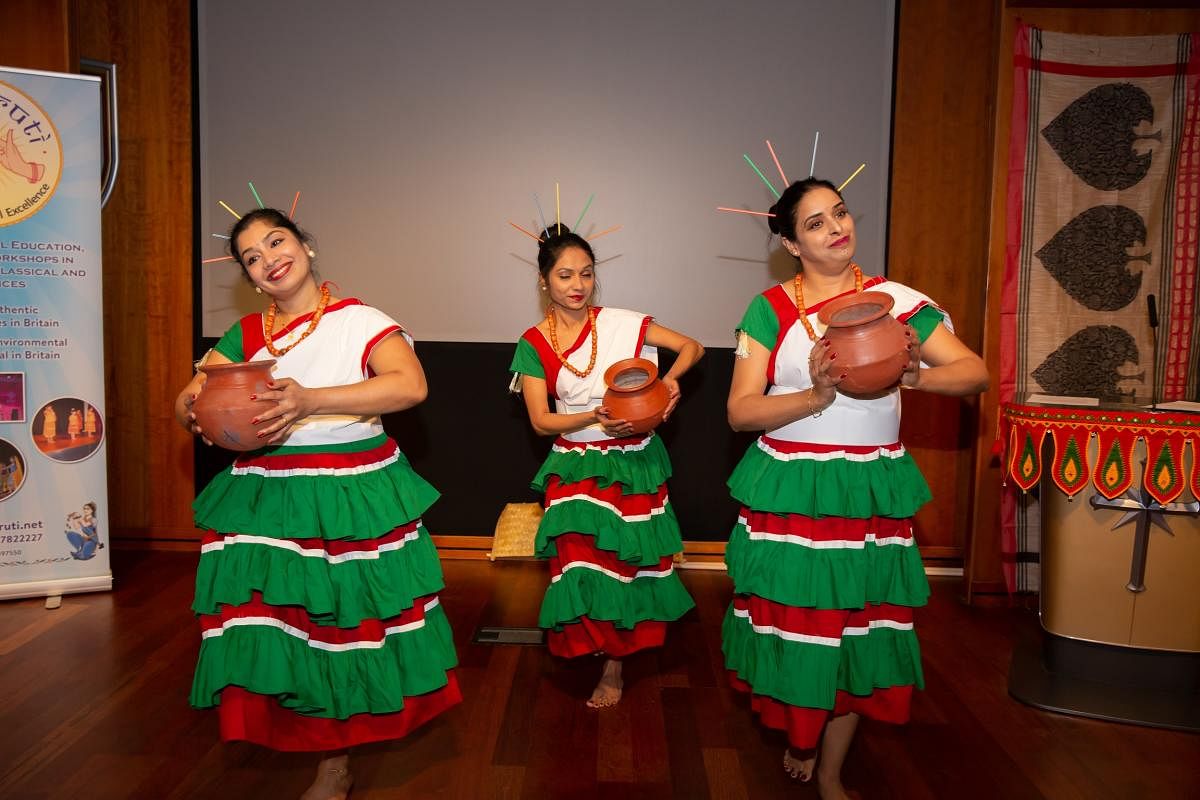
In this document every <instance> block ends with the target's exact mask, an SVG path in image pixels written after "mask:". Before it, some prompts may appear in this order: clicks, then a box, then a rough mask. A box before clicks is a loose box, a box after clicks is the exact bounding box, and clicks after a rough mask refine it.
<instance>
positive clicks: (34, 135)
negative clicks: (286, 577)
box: [0, 67, 112, 598]
mask: <svg viewBox="0 0 1200 800" xmlns="http://www.w3.org/2000/svg"><path fill="white" fill-rule="evenodd" d="M101 128H102V122H101V83H100V80H99V79H98V78H96V77H92V76H82V75H65V74H58V73H48V72H34V71H29V70H20V69H10V68H7V67H0V598H12V597H31V596H39V595H47V596H49V595H57V594H66V593H70V592H86V591H95V590H101V589H111V588H112V572H111V571H110V569H109V559H108V556H109V552H110V550H109V548H108V533H109V531H108V518H109V515H108V481H107V471H106V463H105V446H104V438H105V414H104V336H103V313H102V312H103V306H102V303H101V250H100V246H101V241H100V190H101V176H100V173H101V152H102V142H101V136H102V135H103V133H102V130H101Z"/></svg>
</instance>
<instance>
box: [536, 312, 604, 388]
mask: <svg viewBox="0 0 1200 800" xmlns="http://www.w3.org/2000/svg"><path fill="white" fill-rule="evenodd" d="M588 323H589V324H590V325H591V326H592V357H591V358H590V359H588V365H587V369H585V370H578V369H576V368H575V367H574V366H573V365H571V364H569V363H567V360H566V359H565V358H563V354H562V352H561V351H560V350H559V348H558V321H557V319H556V318H555V314H554V305H553V304H551V306H550V307H549V308H548V309H546V327H547V328H549V329H550V346H551V347H552V348H554V355H556V356H558V360H559V362H560V363H561V364H562V365H563V366H564V367H566V368H567V369H568V370H570V372H571V374H572V375H574V376H575V377H577V378H586V377H587V376H588V375H589V374H590V373H591V371H592V369H593V368H594V367H595V366H596V345H597V338H596V307H595V306H588Z"/></svg>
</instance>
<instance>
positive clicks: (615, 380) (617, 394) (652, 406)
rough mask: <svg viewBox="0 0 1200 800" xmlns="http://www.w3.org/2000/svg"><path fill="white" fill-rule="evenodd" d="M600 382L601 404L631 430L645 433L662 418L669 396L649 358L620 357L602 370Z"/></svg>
mask: <svg viewBox="0 0 1200 800" xmlns="http://www.w3.org/2000/svg"><path fill="white" fill-rule="evenodd" d="M604 383H605V384H606V385H607V386H608V391H606V392H605V393H604V405H606V406H608V410H609V414H610V415H611V416H612V418H613V419H623V420H625V421H627V422H628V423H629V424H630V425H632V426H633V432H634V433H647V432H649V431H652V430H654V429H655V428H657V427H658V423H660V422H662V418H663V412H664V411H666V410H667V403H669V402H670V399H671V398H670V393H669V392H668V391H667V387H666V386H665V385H664V384H663V382H662V381H660V380H659V379H658V367H657V366H655V364H654V362H653V361H647V360H646V359H644V358H625V359H622V360H621V361H618V362H617V363H615V364H613V365H612V366H611V367H609V368H608V369H607V370H605V372H604Z"/></svg>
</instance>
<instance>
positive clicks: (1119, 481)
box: [1092, 429, 1138, 500]
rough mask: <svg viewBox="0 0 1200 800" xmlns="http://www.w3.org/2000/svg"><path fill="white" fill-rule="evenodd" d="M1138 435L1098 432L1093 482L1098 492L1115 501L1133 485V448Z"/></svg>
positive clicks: (1102, 430) (1123, 432) (1106, 431)
mask: <svg viewBox="0 0 1200 800" xmlns="http://www.w3.org/2000/svg"><path fill="white" fill-rule="evenodd" d="M1137 438H1138V437H1137V435H1136V434H1131V433H1127V432H1125V431H1114V430H1105V429H1101V430H1099V431H1097V432H1096V439H1097V442H1096V443H1097V445H1098V448H1097V451H1096V452H1097V458H1096V473H1095V475H1094V476H1093V479H1092V482H1093V483H1094V484H1095V486H1096V491H1098V492H1099V493H1100V494H1102V495H1104V496H1105V497H1107V498H1108V499H1109V500H1114V499H1116V498H1118V497H1120V496H1121V495H1123V494H1124V493H1125V492H1126V490H1127V489H1129V487H1130V486H1132V485H1133V446H1134V445H1135V444H1136V443H1137Z"/></svg>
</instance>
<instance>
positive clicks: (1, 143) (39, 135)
mask: <svg viewBox="0 0 1200 800" xmlns="http://www.w3.org/2000/svg"><path fill="white" fill-rule="evenodd" d="M61 175H62V142H60V141H59V139H58V130H56V129H55V127H54V123H53V122H51V121H50V116H49V115H48V114H47V113H46V112H45V111H43V110H42V107H41V106H39V105H38V104H37V103H35V102H34V101H33V98H31V97H29V96H28V95H27V94H25V93H24V92H22V91H21V90H20V89H18V88H16V87H15V86H12V85H10V84H7V83H5V82H4V81H0V227H4V226H5V225H15V224H17V223H18V222H22V221H23V220H26V219H29V218H30V217H32V216H33V215H34V214H36V213H37V212H39V211H41V210H42V207H43V206H45V205H46V203H47V202H48V201H49V200H50V198H51V197H52V196H53V195H54V190H55V189H56V188H58V179H59V177H60V176H61Z"/></svg>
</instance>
